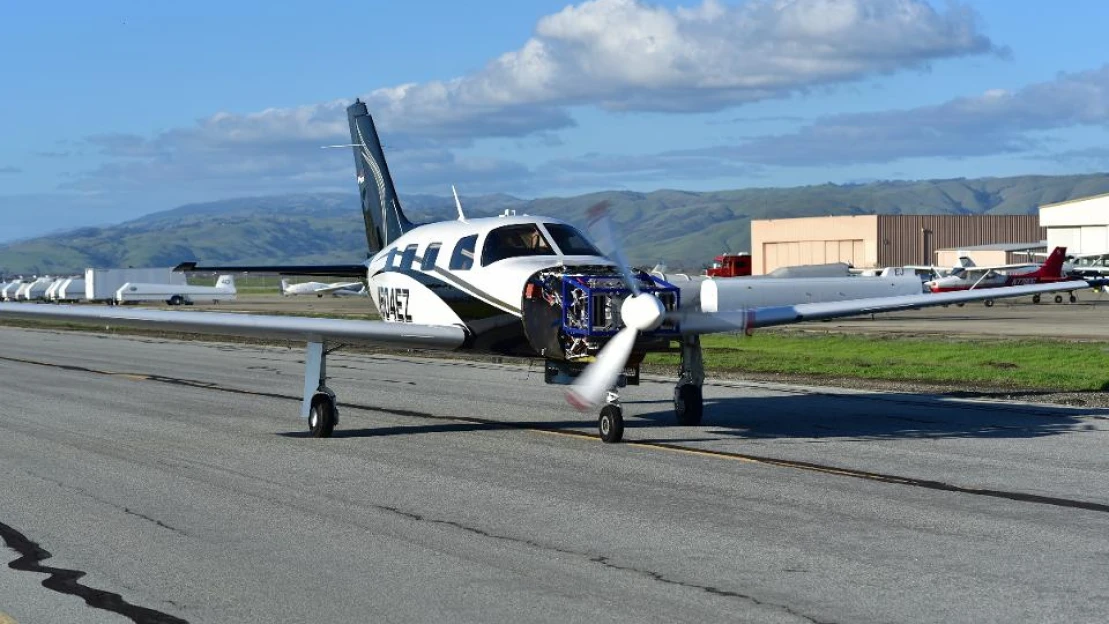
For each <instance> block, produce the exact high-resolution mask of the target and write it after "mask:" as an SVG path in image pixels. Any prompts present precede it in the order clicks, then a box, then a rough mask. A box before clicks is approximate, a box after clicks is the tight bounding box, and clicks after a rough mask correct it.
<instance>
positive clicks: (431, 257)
mask: <svg viewBox="0 0 1109 624" xmlns="http://www.w3.org/2000/svg"><path fill="white" fill-rule="evenodd" d="M440 247H442V245H441V244H439V243H432V244H430V245H428V246H427V249H426V250H424V261H423V262H422V263H421V264H420V268H421V269H423V270H425V271H430V270H432V269H434V268H435V260H436V259H438V258H439V248H440Z"/></svg>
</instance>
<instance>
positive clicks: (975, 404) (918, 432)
mask: <svg viewBox="0 0 1109 624" xmlns="http://www.w3.org/2000/svg"><path fill="white" fill-rule="evenodd" d="M652 403H655V402H652ZM648 405H649V407H648V409H647V410H646V411H643V410H642V409H635V408H634V407H633V406H634V404H631V405H629V407H632V409H631V410H628V409H627V408H625V414H626V415H627V414H629V413H630V414H631V415H633V416H638V417H639V418H641V419H643V420H644V421H646V422H644V423H643V424H642V426H646V427H657V426H660V425H661V426H665V425H674V426H676V422H675V418H674V413H673V411H672V407H671V406H670V404H669V402H665V403H662V402H659V403H658V407H657V408H656V407H655V405H654V404H648ZM1097 420H1107V421H1109V409H1097V408H1078V409H1076V408H1068V407H1062V406H1056V405H1048V404H1026V403H1025V404H1021V403H1006V402H998V401H967V400H961V399H959V398H956V397H951V396H940V395H919V394H902V393H874V394H860V395H853V394H846V395H844V394H821V393H805V394H800V395H792V396H770V397H735V398H722V399H706V400H705V414H704V418H703V420H702V422H701V428H700V429H698V430H697V432H698V434H700V435H698V436H697V439H706V438H704V437H701V436H702V435H703V434H706V433H708V434H713V435H715V436H717V439H719V438H725V437H741V438H751V439H775V438H806V439H813V438H816V439H819V438H826V439H832V438H835V439H859V440H876V439H913V438H919V439H942V438H1033V437H1041V436H1049V435H1061V434H1065V433H1075V432H1080V431H1084V430H1090V429H1095V428H1098V427H1097V425H1096V424H1095V421H1097ZM627 426H628V427H629V428H631V427H634V426H639V424H638V423H636V422H635V419H632V420H630V421H629V422H628V425H627Z"/></svg>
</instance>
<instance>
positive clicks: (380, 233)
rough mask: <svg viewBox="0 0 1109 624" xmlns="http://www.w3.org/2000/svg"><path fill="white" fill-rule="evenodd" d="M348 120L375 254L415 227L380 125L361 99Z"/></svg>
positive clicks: (369, 241)
mask: <svg viewBox="0 0 1109 624" xmlns="http://www.w3.org/2000/svg"><path fill="white" fill-rule="evenodd" d="M347 120H348V121H349V122H350V142H351V145H352V146H353V147H354V167H355V169H356V170H357V172H358V193H359V195H360V196H361V199H362V216H363V218H364V219H365V221H366V244H367V245H368V246H369V251H370V253H371V254H374V253H377V252H379V251H381V250H382V249H383V248H384V247H385V246H386V245H388V244H389V243H392V242H393V241H394V240H396V239H398V238H400V236H401V235H402V234H404V233H405V232H407V231H408V230H411V229H412V227H413V225H412V223H411V222H410V221H409V220H408V219H407V218H406V217H405V216H404V211H402V210H401V207H400V200H399V199H397V190H396V189H395V188H393V178H392V177H391V176H390V175H389V166H388V165H387V164H386V163H385V153H384V152H383V151H382V149H381V141H380V140H379V139H378V138H377V128H375V127H374V120H373V118H372V117H370V113H369V111H367V110H366V105H365V104H364V103H363V102H362V101H361V100H355V101H354V104H351V105H350V106H348V107H347Z"/></svg>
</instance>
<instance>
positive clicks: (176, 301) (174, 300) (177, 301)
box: [169, 295, 185, 306]
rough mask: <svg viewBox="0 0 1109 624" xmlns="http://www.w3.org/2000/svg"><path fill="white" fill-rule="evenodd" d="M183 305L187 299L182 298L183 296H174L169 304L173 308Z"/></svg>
mask: <svg viewBox="0 0 1109 624" xmlns="http://www.w3.org/2000/svg"><path fill="white" fill-rule="evenodd" d="M182 303H185V298H184V297H182V296H181V295H174V296H172V297H170V298H169V304H170V305H171V306H179V305H181V304H182Z"/></svg>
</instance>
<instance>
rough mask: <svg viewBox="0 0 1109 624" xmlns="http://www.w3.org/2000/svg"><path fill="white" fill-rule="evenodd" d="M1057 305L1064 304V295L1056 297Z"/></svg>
mask: <svg viewBox="0 0 1109 624" xmlns="http://www.w3.org/2000/svg"><path fill="white" fill-rule="evenodd" d="M1055 303H1063V295H1055Z"/></svg>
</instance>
